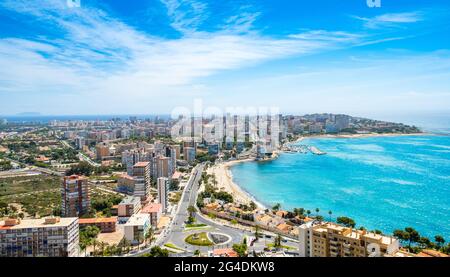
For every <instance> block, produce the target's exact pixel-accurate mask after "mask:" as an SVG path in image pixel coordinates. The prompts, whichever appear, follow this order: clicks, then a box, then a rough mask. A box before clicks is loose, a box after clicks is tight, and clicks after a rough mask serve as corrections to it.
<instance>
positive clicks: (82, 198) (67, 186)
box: [61, 175, 91, 217]
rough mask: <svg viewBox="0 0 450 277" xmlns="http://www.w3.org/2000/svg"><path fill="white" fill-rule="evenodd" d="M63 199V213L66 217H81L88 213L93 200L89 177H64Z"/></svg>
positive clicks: (62, 186)
mask: <svg viewBox="0 0 450 277" xmlns="http://www.w3.org/2000/svg"><path fill="white" fill-rule="evenodd" d="M61 201H62V202H61V214H62V216H64V217H79V216H81V215H84V214H86V213H88V212H89V209H90V207H91V201H90V194H89V183H88V180H87V178H86V177H84V176H78V175H72V176H69V177H64V179H63V181H62V185H61Z"/></svg>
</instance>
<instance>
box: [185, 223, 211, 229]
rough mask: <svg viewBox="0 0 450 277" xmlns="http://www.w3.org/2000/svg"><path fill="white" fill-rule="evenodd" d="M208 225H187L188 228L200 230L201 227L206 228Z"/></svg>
mask: <svg viewBox="0 0 450 277" xmlns="http://www.w3.org/2000/svg"><path fill="white" fill-rule="evenodd" d="M206 226H208V225H206V224H203V223H200V224H186V228H199V227H206Z"/></svg>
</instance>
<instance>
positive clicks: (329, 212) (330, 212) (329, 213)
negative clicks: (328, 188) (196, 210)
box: [328, 210, 333, 221]
mask: <svg viewBox="0 0 450 277" xmlns="http://www.w3.org/2000/svg"><path fill="white" fill-rule="evenodd" d="M332 214H333V212H332V211H331V210H330V211H328V215H329V216H330V221H331V215H332Z"/></svg>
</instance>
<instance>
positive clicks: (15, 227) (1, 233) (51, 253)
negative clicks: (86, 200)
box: [0, 217, 79, 257]
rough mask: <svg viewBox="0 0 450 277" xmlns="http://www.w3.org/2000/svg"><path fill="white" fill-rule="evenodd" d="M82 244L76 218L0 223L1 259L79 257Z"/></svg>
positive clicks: (14, 220)
mask: <svg viewBox="0 0 450 277" xmlns="http://www.w3.org/2000/svg"><path fill="white" fill-rule="evenodd" d="M78 243H79V230H78V218H76V217H67V218H59V217H49V218H43V219H26V220H18V219H7V220H5V221H3V222H0V257H76V256H78V253H79V247H78Z"/></svg>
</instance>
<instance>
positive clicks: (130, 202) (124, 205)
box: [117, 196, 141, 222]
mask: <svg viewBox="0 0 450 277" xmlns="http://www.w3.org/2000/svg"><path fill="white" fill-rule="evenodd" d="M140 210H141V199H140V198H139V197H134V196H127V197H125V198H124V199H123V200H122V202H120V203H119V205H118V207H117V216H118V220H119V222H126V221H127V220H128V219H129V218H130V217H131V216H133V215H134V214H136V213H138V212H139V211H140Z"/></svg>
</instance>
